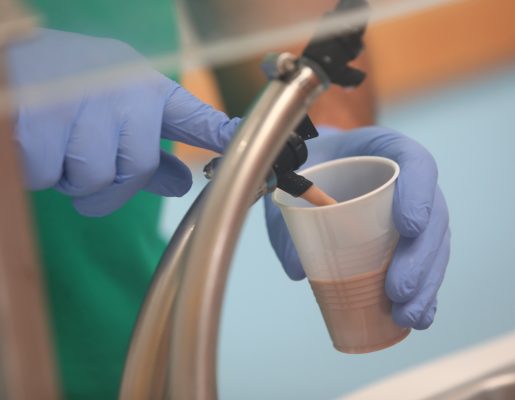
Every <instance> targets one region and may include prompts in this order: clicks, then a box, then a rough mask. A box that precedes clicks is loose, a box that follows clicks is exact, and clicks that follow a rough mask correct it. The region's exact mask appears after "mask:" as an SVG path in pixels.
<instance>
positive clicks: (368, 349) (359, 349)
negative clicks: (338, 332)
mask: <svg viewBox="0 0 515 400" xmlns="http://www.w3.org/2000/svg"><path fill="white" fill-rule="evenodd" d="M410 332H411V329H409V328H406V329H405V330H404V331H403V332H402V333H401V334H400V335H399V336H397V337H394V338H392V339H390V340H388V341H386V342H383V343H378V344H376V345H373V346H354V347H347V346H339V345H338V344H337V343H334V342H333V346H334V348H335V349H336V350H338V351H339V352H342V353H347V354H365V353H373V352H374V351H379V350H383V349H386V348H388V347H391V346H393V345H396V344H397V343H399V342H402V341H403V340H404V339H405V338H406V336H408V335H409V334H410Z"/></svg>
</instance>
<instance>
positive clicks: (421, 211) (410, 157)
mask: <svg viewBox="0 0 515 400" xmlns="http://www.w3.org/2000/svg"><path fill="white" fill-rule="evenodd" d="M319 132H320V137H319V138H316V139H313V140H309V141H307V142H306V143H307V145H308V161H307V163H306V167H307V166H311V165H315V164H318V163H321V162H324V161H329V160H334V159H337V158H343V157H350V156H364V155H367V156H382V157H386V158H390V159H392V160H394V161H396V162H397V163H398V164H399V166H400V175H399V178H398V181H397V185H396V189H395V194H394V200H393V219H394V223H395V226H396V227H397V230H398V231H399V233H400V239H399V243H398V245H397V248H396V250H395V253H394V256H393V259H392V262H391V265H390V267H389V269H388V273H387V276H386V288H385V289H386V294H387V295H388V297H389V298H390V299H391V300H392V302H393V307H392V314H393V319H394V321H395V322H396V323H397V324H398V325H400V326H404V327H413V328H415V329H426V328H428V327H429V326H430V325H431V323H432V322H433V319H434V316H435V312H436V303H437V300H436V295H437V292H438V289H439V288H440V285H441V283H442V280H443V277H444V274H445V269H446V267H447V262H448V260H449V251H450V231H449V215H448V211H447V206H446V204H445V199H444V197H443V195H442V192H441V191H440V188H439V187H438V185H437V175H438V172H437V168H436V164H435V161H434V159H433V157H432V156H431V154H429V152H428V151H427V150H426V149H425V148H424V147H422V146H421V145H420V144H418V143H417V142H415V141H414V140H412V139H410V138H408V137H406V136H403V135H401V134H399V133H396V132H393V131H391V130H389V129H385V128H379V127H371V128H364V129H358V130H355V131H353V132H351V133H342V132H341V131H340V130H338V129H334V128H321V129H319ZM265 207H266V216H267V226H268V233H269V236H270V240H271V242H272V246H273V247H274V249H275V251H276V253H277V256H278V257H279V260H280V261H281V263H282V265H283V267H284V269H285V271H286V273H287V274H288V276H289V277H290V278H291V279H294V280H300V279H303V278H304V277H305V274H304V271H303V269H302V265H301V263H300V260H299V256H298V255H297V251H296V249H295V246H294V245H293V242H292V240H291V237H290V235H289V233H288V230H287V228H286V224H285V223H284V220H283V218H282V216H281V213H280V210H279V208H278V207H276V206H275V205H274V204H273V203H272V201H271V199H270V196H267V198H266V199H265Z"/></svg>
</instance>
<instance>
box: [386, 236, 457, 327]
mask: <svg viewBox="0 0 515 400" xmlns="http://www.w3.org/2000/svg"><path fill="white" fill-rule="evenodd" d="M449 241H450V233H449V231H447V233H446V235H445V239H444V241H443V242H442V245H441V247H440V249H438V253H437V255H436V257H435V259H434V262H433V264H432V265H431V266H430V268H429V270H428V273H427V276H426V277H425V279H424V281H423V282H422V285H421V287H420V288H419V289H418V291H417V293H416V295H415V296H414V297H413V298H412V299H411V300H409V301H408V302H405V303H399V302H394V303H393V305H392V317H393V320H394V321H395V323H396V324H397V325H399V326H404V327H415V326H419V324H418V322H419V321H420V320H421V318H422V316H423V314H424V313H425V312H426V311H427V310H429V309H430V307H431V304H432V302H433V301H434V299H435V298H436V294H437V292H438V289H439V288H440V285H441V284H442V281H443V277H444V274H445V269H446V266H447V263H448V261H449V254H450V246H449Z"/></svg>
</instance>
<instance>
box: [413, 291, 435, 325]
mask: <svg viewBox="0 0 515 400" xmlns="http://www.w3.org/2000/svg"><path fill="white" fill-rule="evenodd" d="M437 303H438V301H437V299H436V298H435V299H433V301H432V303H431V304H430V306H429V308H428V309H427V310H426V311H425V312H424V313H423V314H422V316H421V317H420V318H419V320H418V321H417V322H416V324H415V325H414V326H413V328H415V329H417V330H424V329H427V328H429V327H430V326H431V324H432V323H433V321H434V319H435V314H436V306H437Z"/></svg>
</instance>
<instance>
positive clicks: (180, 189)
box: [145, 150, 192, 197]
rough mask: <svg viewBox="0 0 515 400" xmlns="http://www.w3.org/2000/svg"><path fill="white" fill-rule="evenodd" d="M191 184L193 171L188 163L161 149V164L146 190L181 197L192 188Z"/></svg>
mask: <svg viewBox="0 0 515 400" xmlns="http://www.w3.org/2000/svg"><path fill="white" fill-rule="evenodd" d="M191 185H192V178H191V171H190V169H189V168H188V167H187V166H186V164H184V163H183V162H182V161H181V160H179V159H178V158H177V157H175V156H173V155H172V154H170V153H167V152H165V151H163V150H161V154H160V159H159V166H158V168H157V170H156V172H155V173H154V175H152V177H151V178H150V181H149V182H148V183H147V185H146V186H145V190H146V191H147V192H152V193H155V194H157V195H160V196H166V197H181V196H183V195H185V194H186V193H187V192H188V191H189V190H190V188H191Z"/></svg>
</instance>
